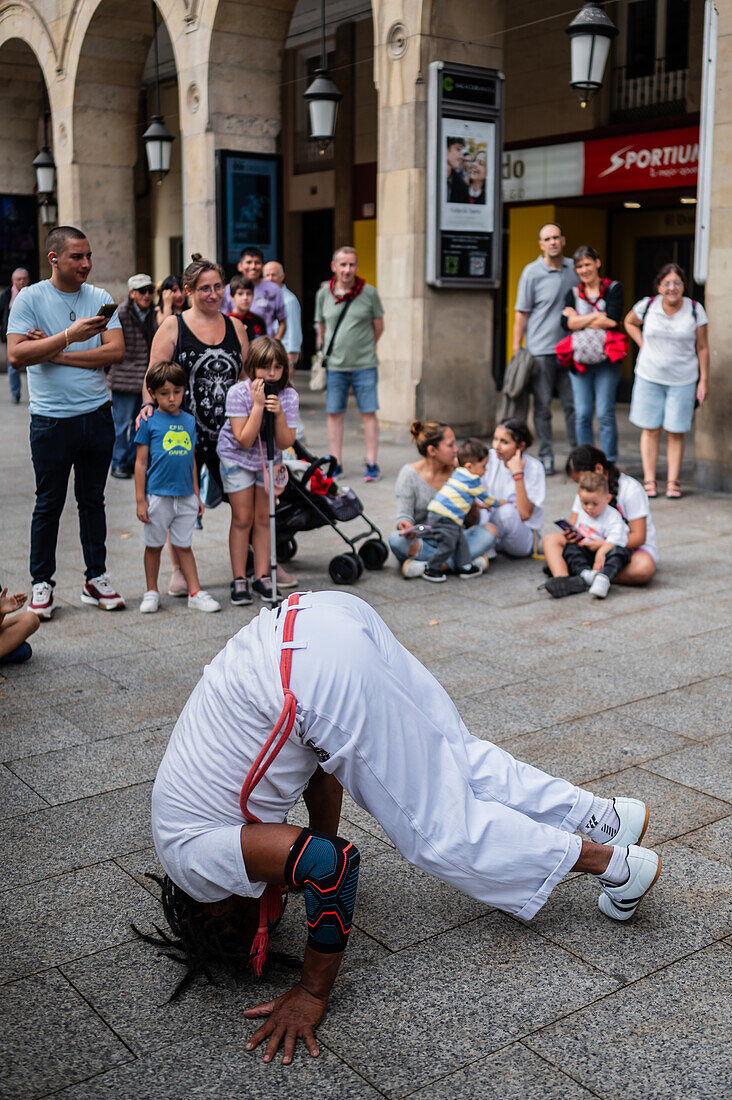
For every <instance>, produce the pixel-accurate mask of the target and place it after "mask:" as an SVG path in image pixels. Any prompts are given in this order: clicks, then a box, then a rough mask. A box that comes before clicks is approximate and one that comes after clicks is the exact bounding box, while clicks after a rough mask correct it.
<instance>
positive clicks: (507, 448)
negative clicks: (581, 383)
mask: <svg viewBox="0 0 732 1100" xmlns="http://www.w3.org/2000/svg"><path fill="white" fill-rule="evenodd" d="M533 442H534V437H533V435H532V434H531V432H530V431H529V428H528V425H527V424H526V423H525V421H523V420H518V419H517V418H516V417H509V418H508V419H507V420H502V421H501V423H500V424H499V425H498V427H497V428H496V430H495V432H494V433H493V446H492V447H491V450H490V453H489V455H488V466H487V467H486V471H485V474H484V475H483V484H484V485H485V487H486V489H487V490H488V492H489V493H490V495H491V496H493V497H495V498H496V504H495V506H494V507H493V509H492V510H491V511H490V512H487V511H481V524H482V525H483V526H484V527H485V528H486V529H487V530H488V531H491V532H492V533H493V534H494V535H495V536H496V549H497V550H502V551H503V553H504V554H510V555H511V557H514V558H524V557H526V556H527V555H528V554H531V553H532V552H533V550H534V547H535V539H536V541H538V533H539V532H540V531H541V525H542V523H543V522H544V499H545V496H546V481H545V474H544V467H543V466H542V464H541V462H539V460H538V459H537V458H532V457H531V456H530V455H527V454H526V453H525V452H526V449H527V447H530V446H531V444H532V443H533Z"/></svg>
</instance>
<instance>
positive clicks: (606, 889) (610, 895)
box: [597, 844, 661, 920]
mask: <svg viewBox="0 0 732 1100" xmlns="http://www.w3.org/2000/svg"><path fill="white" fill-rule="evenodd" d="M628 868H629V870H630V875H629V877H628V880H627V882H624V883H623V885H622V886H611V885H610V884H609V883H604V882H603V881H602V879H600V883H601V885H602V893H601V894H600V897H599V898H598V899H597V904H598V907H599V909H600V912H601V913H604V914H605V916H606V917H610V918H611V920H630V918H631V917H632V916H633V914H634V913H635V911H636V909H637V908H638V906H639V905H640V903H641V902H642V900H643V898H644V897H645V896H646V894H647V893H648V891H649V890H650V888H651V887H652V886H653V884H654V883H655V881H656V879H657V878H658V876H659V875H660V874H661V857H660V856H659V855H658V854H657V853H656V852H653V851H651V849H650V848H638V847H637V846H636V845H635V844H631V845H630V847H629V848H628Z"/></svg>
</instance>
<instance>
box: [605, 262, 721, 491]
mask: <svg viewBox="0 0 732 1100" xmlns="http://www.w3.org/2000/svg"><path fill="white" fill-rule="evenodd" d="M685 284H686V275H685V274H684V272H683V271H682V269H681V268H680V267H679V266H678V264H672V263H669V264H664V265H663V267H662V268H661V270H660V271H659V273H658V275H657V276H656V280H655V283H654V290H655V294H654V295H653V296H652V297H650V298H641V300H640V301H639V302H636V303H635V305H634V306H633V308H632V309H631V311H630V313H629V314H628V316H627V317H626V318H625V327H626V329H627V331H628V333H629V335H630V337H631V339H632V340H635V342H636V344H637V345H638V347H639V348H640V351H639V352H638V358H637V359H636V363H635V382H634V384H633V395H632V397H631V402H630V421H631V424H635V425H636V427H638V428H640V429H641V437H640V450H641V461H642V463H643V488H644V489H645V491H646V493H647V495H648V496H649V497H655V496H658V492H657V489H656V464H657V462H658V448H659V443H660V439H661V428H663V430H664V431H665V432H666V439H667V443H666V464H667V474H666V477H667V481H666V496H667V497H668V499H669V500H678V499H679V497H680V496H681V484H680V482H679V476H680V474H681V460H682V458H683V456H684V435H685V433H686V432H688V431H689V429H690V428H691V421H692V417H693V415H694V405H695V402H698V403H699V404H700V405H701V404H702V402H703V401H704V400H705V399H706V397H707V395H708V393H709V340H708V336H707V323H708V320H707V315H706V313H705V312H704V307H703V306H702V305H701V304H700V303H699V302H694V301H692V299H691V298H687V297H686V296H685V295H684V287H685Z"/></svg>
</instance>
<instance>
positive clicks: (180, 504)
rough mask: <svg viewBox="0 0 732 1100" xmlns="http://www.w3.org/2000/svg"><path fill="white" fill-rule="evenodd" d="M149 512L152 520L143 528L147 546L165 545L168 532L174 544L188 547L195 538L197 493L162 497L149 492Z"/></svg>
mask: <svg viewBox="0 0 732 1100" xmlns="http://www.w3.org/2000/svg"><path fill="white" fill-rule="evenodd" d="M147 514H148V516H149V517H150V522H149V523H145V524H144V525H143V528H142V537H143V539H144V542H145V546H165V542H166V539H167V538H168V533H170V541H171V542H172V544H173V546H182V547H184V548H185V547H187V546H190V545H191V539H192V538H193V526H194V524H195V522H196V516H197V515H198V500H197V499H196V494H195V493H191V495H190V496H187V497H161V496H156V494H155V493H149V494H148V497H147Z"/></svg>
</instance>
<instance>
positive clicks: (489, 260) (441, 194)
mask: <svg viewBox="0 0 732 1100" xmlns="http://www.w3.org/2000/svg"><path fill="white" fill-rule="evenodd" d="M503 80H504V78H503V74H502V73H500V72H498V71H497V70H496V69H479V68H475V67H473V66H469V65H453V64H451V63H449V62H446V61H433V62H432V63H431V64H430V66H429V83H428V94H427V250H426V256H427V271H426V279H427V282H428V283H429V285H430V286H434V287H474V288H478V289H481V290H484V289H486V288H489V287H497V286H499V285H500V281H501V155H502V148H503Z"/></svg>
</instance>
